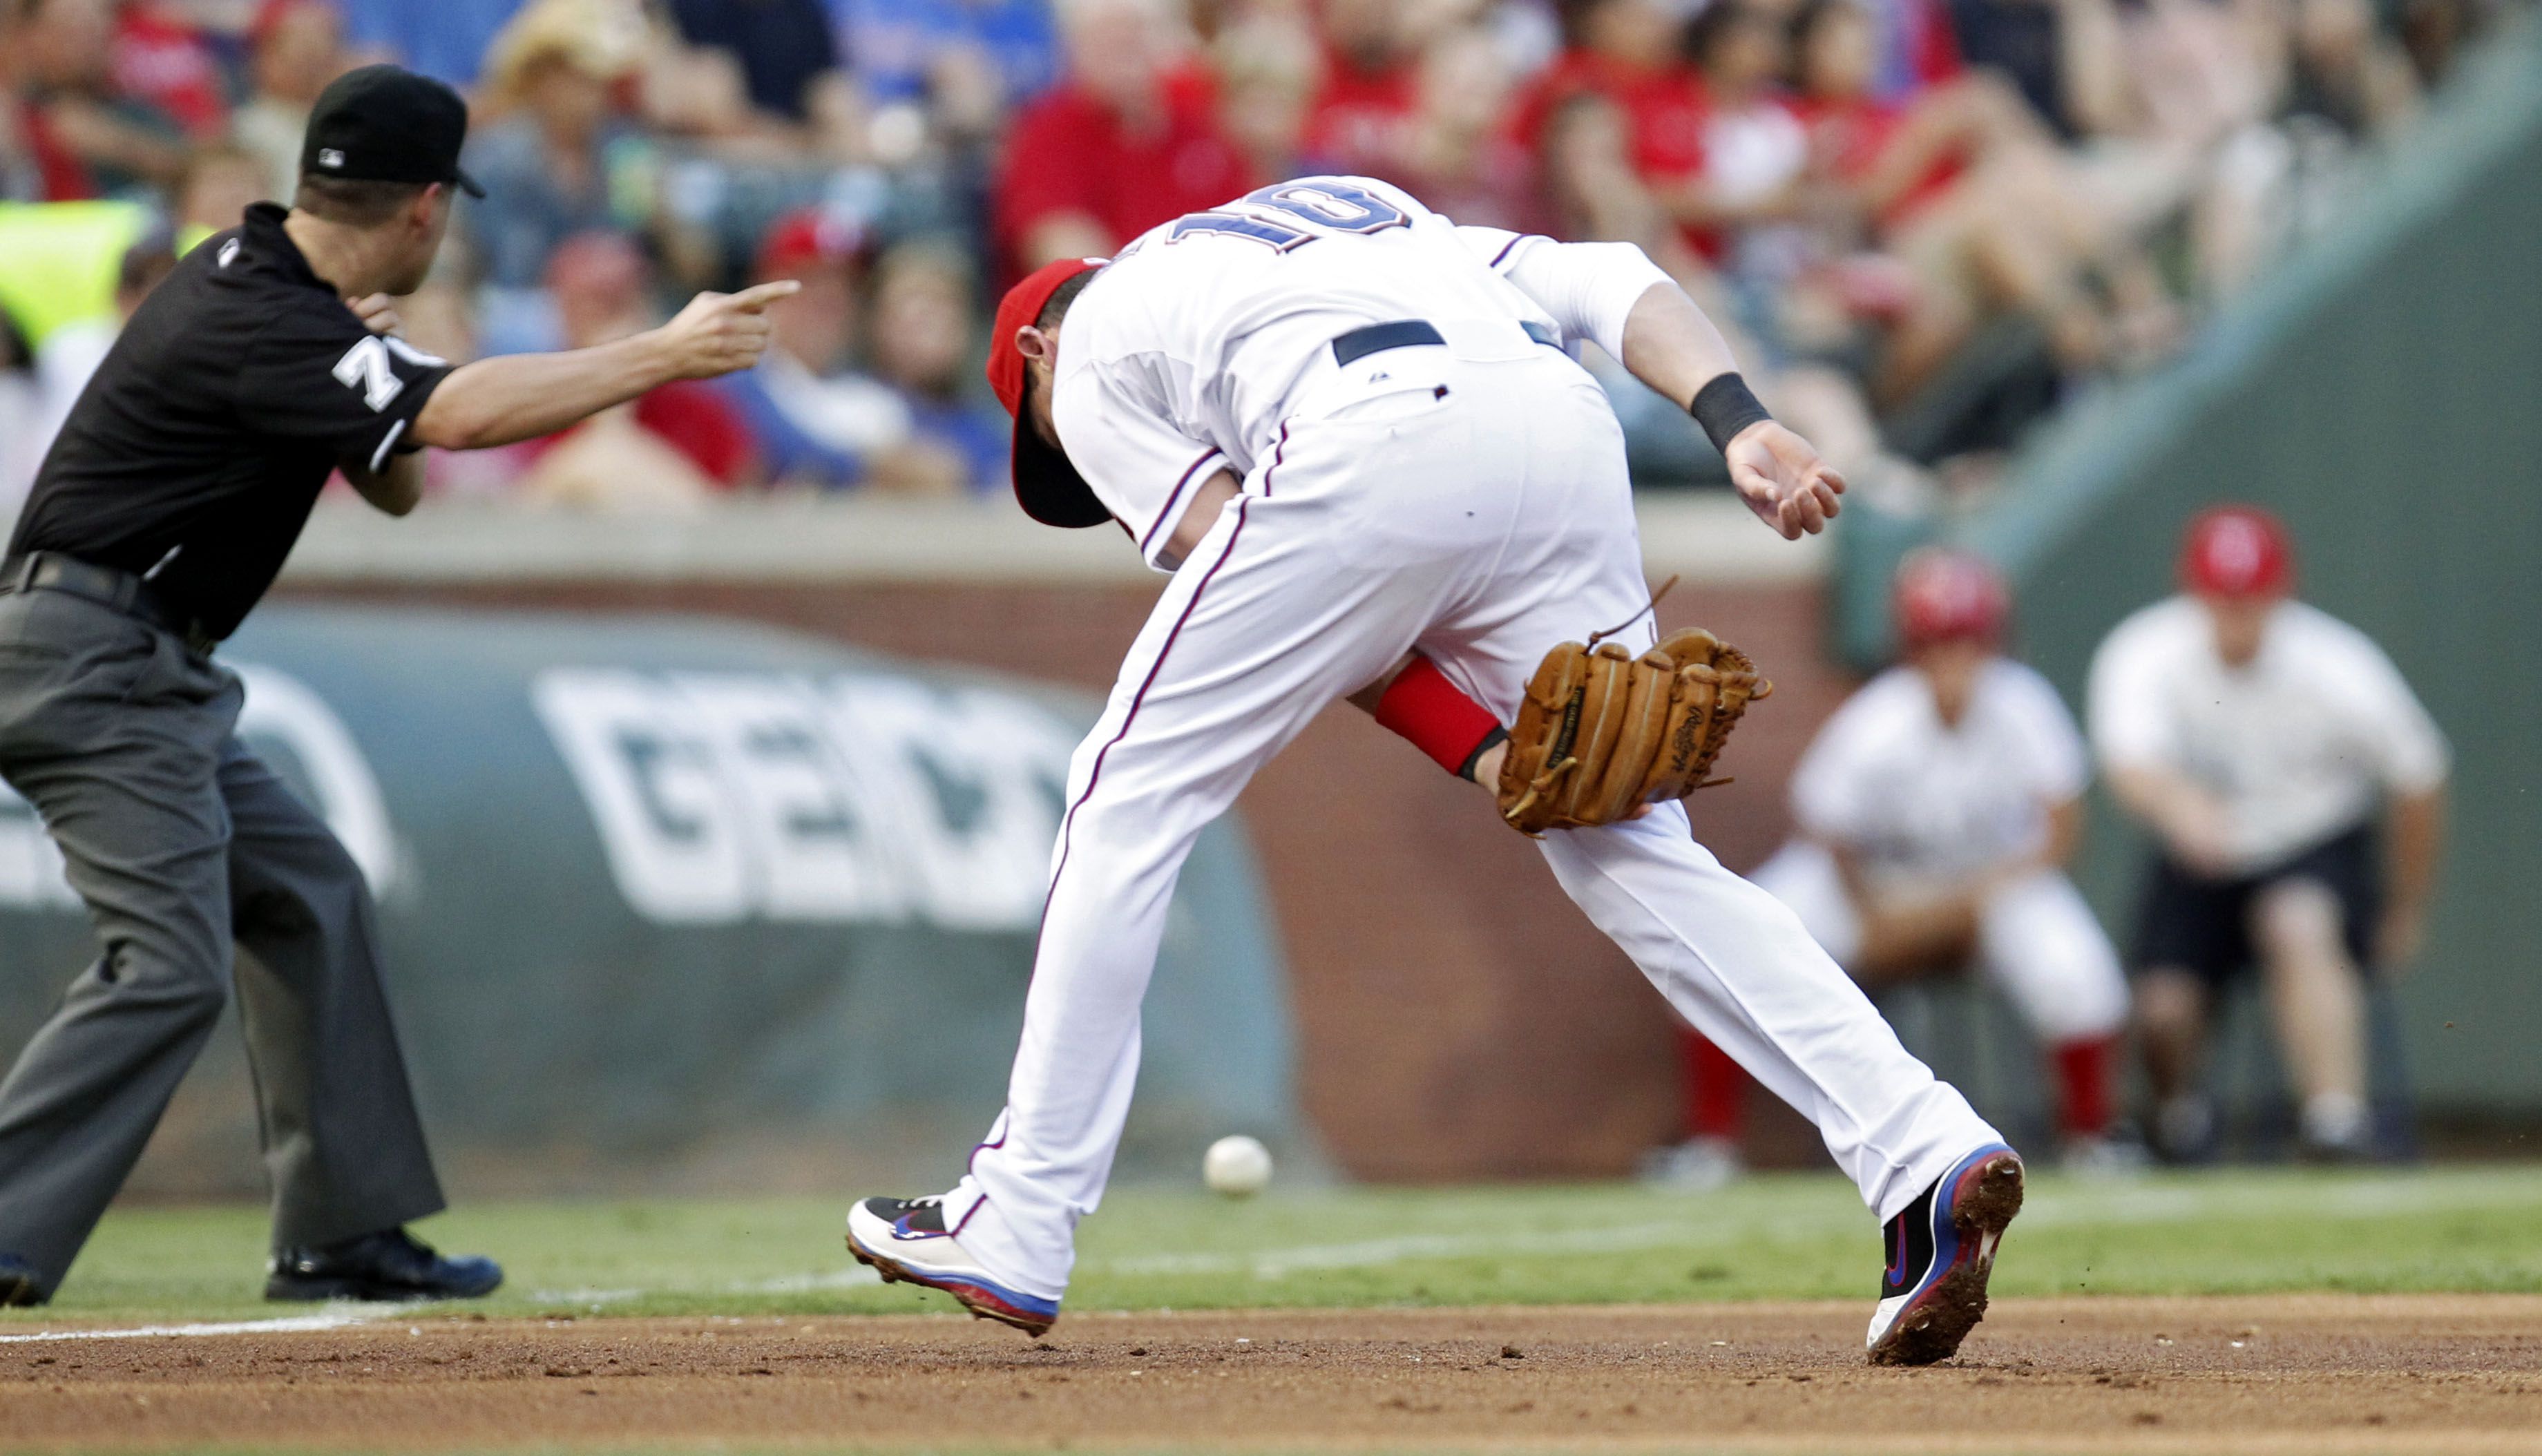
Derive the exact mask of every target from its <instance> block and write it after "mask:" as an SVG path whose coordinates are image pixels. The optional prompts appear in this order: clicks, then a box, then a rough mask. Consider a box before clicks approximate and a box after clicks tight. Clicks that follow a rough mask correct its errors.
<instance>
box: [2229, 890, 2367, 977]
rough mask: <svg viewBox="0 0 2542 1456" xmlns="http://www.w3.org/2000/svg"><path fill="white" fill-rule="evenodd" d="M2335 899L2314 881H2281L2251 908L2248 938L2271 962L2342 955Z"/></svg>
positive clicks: (2261, 896)
mask: <svg viewBox="0 0 2542 1456" xmlns="http://www.w3.org/2000/svg"><path fill="white" fill-rule="evenodd" d="M2341 918H2342V916H2341V910H2340V905H2339V897H2338V896H2337V895H2335V894H2333V893H2332V892H2331V890H2330V888H2329V887H2328V886H2326V885H2323V884H2321V883H2320V882H2319V881H2316V880H2284V881H2280V882H2279V883H2278V884H2275V885H2272V886H2270V887H2269V888H2268V889H2266V890H2263V891H2262V892H2260V894H2259V895H2258V896H2257V897H2256V898H2254V900H2253V902H2252V905H2251V938H2252V939H2253V940H2254V941H2256V942H2257V943H2258V944H2259V946H2260V948H2261V949H2262V950H2263V951H2264V952H2265V953H2266V955H2267V957H2268V959H2270V960H2271V961H2272V962H2277V961H2282V960H2286V959H2289V958H2318V957H2320V956H2324V955H2340V954H2344V953H2345V948H2344V946H2343V945H2342V943H2341Z"/></svg>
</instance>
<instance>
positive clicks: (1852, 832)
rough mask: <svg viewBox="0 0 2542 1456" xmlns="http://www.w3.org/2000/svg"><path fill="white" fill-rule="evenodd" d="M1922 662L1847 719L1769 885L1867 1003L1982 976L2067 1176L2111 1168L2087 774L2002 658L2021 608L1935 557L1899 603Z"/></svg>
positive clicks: (1815, 758)
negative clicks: (1923, 981) (2029, 1041)
mask: <svg viewBox="0 0 2542 1456" xmlns="http://www.w3.org/2000/svg"><path fill="white" fill-rule="evenodd" d="M1894 600H1895V602H1896V608H1897V610H1896V619H1897V622H1898V628H1899V634H1900V637H1901V639H1902V643H1903V646H1904V648H1905V655H1906V660H1905V662H1904V663H1902V664H1901V665H1899V666H1897V667H1893V668H1891V669H1890V670H1889V671H1887V672H1885V673H1882V674H1881V675H1880V676H1878V677H1876V678H1874V679H1872V680H1871V682H1869V683H1868V684H1866V685H1864V687H1863V689H1862V691H1861V692H1856V693H1855V694H1854V695H1853V696H1852V697H1850V698H1848V699H1847V700H1846V701H1845V704H1844V705H1843V706H1842V707H1840V708H1838V709H1836V712H1835V715H1834V716H1833V717H1832V718H1830V719H1829V720H1828V722H1827V726H1826V727H1824V728H1822V729H1820V730H1819V735H1818V737H1817V739H1816V740H1815V741H1813V742H1812V743H1811V744H1810V747H1809V750H1808V752H1807V753H1805V754H1804V755H1803V756H1802V758H1801V762H1800V765H1799V767H1798V768H1797V769H1795V770H1794V772H1793V775H1792V790H1791V792H1792V817H1793V819H1794V821H1795V822H1796V823H1797V825H1798V826H1799V830H1800V833H1799V835H1798V836H1797V837H1795V838H1794V839H1793V840H1792V841H1791V843H1789V844H1787V845H1785V846H1784V848H1783V849H1782V850H1781V851H1780V852H1779V853H1777V854H1776V855H1775V856H1774V857H1773V858H1772V859H1770V860H1768V861H1766V862H1765V863H1764V864H1763V865H1762V866H1760V867H1759V868H1758V869H1757V872H1756V875H1755V876H1754V878H1755V879H1756V881H1757V884H1759V885H1761V886H1763V887H1765V889H1766V890H1768V891H1770V892H1772V894H1773V895H1774V897H1775V898H1776V899H1778V900H1780V901H1782V902H1783V903H1784V904H1785V905H1788V906H1790V907H1791V908H1792V910H1793V911H1794V912H1795V913H1797V914H1798V915H1799V916H1800V917H1801V922H1802V923H1803V924H1805V925H1807V926H1809V928H1810V934H1811V935H1812V936H1813V937H1815V938H1816V939H1817V941H1818V943H1819V944H1820V945H1821V946H1822V947H1824V948H1825V949H1826V950H1827V953H1828V954H1829V955H1831V956H1832V957H1834V958H1835V960H1836V963H1837V964H1838V965H1841V966H1843V967H1844V968H1845V970H1846V971H1848V972H1850V973H1851V974H1852V976H1853V978H1854V980H1855V981H1857V982H1859V983H1862V984H1863V985H1864V986H1866V987H1869V988H1873V989H1877V988H1879V987H1881V986H1885V985H1893V984H1897V983H1902V982H1906V981H1909V980H1912V979H1915V978H1918V977H1921V976H1926V975H1930V974H1934V973H1950V972H1957V971H1960V970H1962V969H1966V968H1974V969H1977V970H1980V971H1981V972H1983V974H1984V975H1985V976H1986V978H1987V979H1988V980H1990V981H1992V982H1993V983H1995V985H1996V986H1998V987H1999V988H2000V989H2001V990H2002V991H2003V993H2004V994H2005V995H2006V996H2008V997H2010V998H2011V1000H2012V1003H2013V1004H2014V1005H2015V1006H2016V1007H2018V1008H2019V1009H2020V1012H2021V1017H2022V1020H2023V1021H2024V1022H2026V1023H2027V1024H2028V1025H2029V1027H2030V1029H2031V1031H2032V1032H2033V1034H2035V1035H2036V1036H2037V1037H2038V1038H2039V1040H2040V1042H2041V1044H2042V1045H2043V1046H2044V1047H2045V1048H2046V1049H2047V1051H2048V1055H2049V1059H2050V1062H2051V1064H2052V1066H2053V1069H2054V1074H2055V1077H2056V1083H2057V1086H2058V1089H2059V1091H2060V1093H2061V1096H2060V1098H2059V1106H2058V1115H2059V1116H2058V1125H2057V1126H2058V1129H2059V1131H2060V1132H2061V1134H2062V1136H2063V1140H2064V1144H2065V1154H2066V1158H2067V1161H2069V1162H2071V1163H2076V1164H2078V1165H2084V1166H2105V1165H2107V1164H2109V1163H2111V1162H2112V1161H2113V1160H2114V1158H2115V1154H2114V1152H2113V1150H2112V1148H2111V1147H2110V1145H2109V1144H2108V1142H2107V1140H2106V1139H2107V1134H2108V1131H2109V1124H2110V1114H2111V1099H2110V1086H2109V1078H2110V1061H2111V1051H2112V1048H2113V1044H2114V1043H2115V1042H2116V1040H2117V1038H2118V1036H2119V1034H2120V1032H2121V1031H2122V1029H2123V1028H2124V1027H2125V1025H2126V1022H2127V1012H2128V992H2127V982H2126V978H2125V977H2124V976H2123V975H2122V974H2121V973H2120V970H2119V957H2118V952H2117V951H2116V950H2114V949H2113V948H2112V947H2111V945H2110V940H2109V937H2108V936H2107V935H2106V934H2104V933H2103V932H2102V930H2101V924H2100V921H2099V920H2098V919H2096V918H2095V917H2094V916H2093V914H2092V910H2091V907H2090V906H2088V905H2086V904H2085V903H2084V901H2083V897H2082V895H2081V894H2080V892H2078V891H2076V890H2075V888H2074V885H2073V882H2072V881H2070V880H2068V879H2067V878H2066V877H2065V873H2064V864H2065V861H2066V859H2067V857H2068V856H2070V855H2071V854H2072V853H2073V850H2074V844H2075V841H2076V839H2077V837H2079V834H2080V831H2081V827H2082V818H2083V790H2084V788H2085V787H2086V786H2087V785H2088V783H2089V782H2090V778H2091V773H2090V769H2089V766H2088V760H2087V757H2086V755H2085V753H2084V749H2083V735H2082V733H2081V731H2080V730H2079V729H2077V728H2076V727H2075V726H2074V719H2073V717H2072V715H2071V714H2069V713H2067V712H2066V710H2065V704H2064V703H2063V702H2062V701H2060V700H2059V699H2058V698H2057V696H2056V689H2054V688H2051V687H2050V686H2049V685H2048V681H2047V680H2046V679H2045V678H2042V677H2040V676H2039V674H2037V673H2036V672H2033V671H2032V670H2030V669H2029V668H2027V667H2024V666H2022V665H2021V664H2019V663H2017V662H2014V661H2012V660H2011V659H2009V658H2007V657H2004V656H2003V655H2002V654H2001V652H2000V650H1999V648H2000V644H2001V642H2002V639H2003V630H2004V625H2005V619H2006V617H2007V615H2008V609H2009V606H2010V598H2009V596H2008V595H2007V593H2006V591H2005V589H2004V585H2003V582H2002V579H2001V578H2000V577H1998V576H1997V575H1996V574H1995V571H1994V569H1993V567H1992V566H1990V565H1988V564H1987V563H1986V562H1985V561H1984V560H1982V559H1981V558H1980V557H1977V556H1974V555H1969V554H1967V553H1964V552H1958V551H1950V550H1945V549H1941V548H1933V547H1928V548H1926V549H1924V550H1920V551H1917V552H1915V553H1914V554H1912V555H1910V556H1908V557H1907V560H1906V561H1905V562H1904V563H1903V564H1902V565H1901V568H1900V570H1899V573H1898V578H1897V583H1896V589H1895V594H1894Z"/></svg>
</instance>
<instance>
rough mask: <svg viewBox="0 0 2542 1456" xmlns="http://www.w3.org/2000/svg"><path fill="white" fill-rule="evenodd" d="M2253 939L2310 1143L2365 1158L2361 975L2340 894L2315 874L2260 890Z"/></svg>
mask: <svg viewBox="0 0 2542 1456" xmlns="http://www.w3.org/2000/svg"><path fill="white" fill-rule="evenodd" d="M2251 939H2252V942H2253V945H2254V946H2255V948H2256V949H2257V950H2258V951H2259V960H2260V969H2261V975H2262V979H2263V981H2264V982H2265V983H2266V985H2267V987H2268V993H2269V1010H2270V1014H2271V1017H2272V1019H2273V1020H2274V1021H2275V1023H2276V1025H2277V1031H2278V1042H2279V1045H2280V1046H2281V1047H2282V1048H2284V1050H2285V1057H2286V1065H2287V1070H2288V1071H2289V1073H2291V1075H2292V1076H2293V1078H2294V1083H2295V1090H2296V1093H2297V1095H2298V1096H2299V1097H2300V1098H2301V1099H2302V1103H2301V1106H2302V1127H2301V1133H2302V1138H2303V1143H2304V1148H2305V1150H2306V1151H2307V1152H2308V1153H2310V1154H2312V1155H2313V1156H2317V1157H2333V1158H2345V1157H2357V1156H2361V1155H2362V1154H2363V1153H2364V1151H2365V1148H2366V1144H2367V1133H2368V1131H2369V1128H2368V1127H2367V1122H2366V1108H2365V989H2364V978H2363V976H2362V975H2361V974H2360V973H2359V972H2358V970H2357V967H2356V963H2355V960H2354V959H2352V957H2351V956H2350V953H2349V948H2348V944H2347V935H2346V926H2345V923H2344V908H2343V906H2342V905H2341V903H2340V898H2339V896H2338V894H2337V893H2336V892H2335V891H2333V890H2332V889H2331V887H2330V886H2328V885H2326V884H2324V883H2323V882H2321V881H2320V880H2318V879H2314V878H2311V877H2309V876H2294V877H2290V878H2287V879H2282V880H2279V881H2277V882H2275V883H2274V884H2271V885H2268V886H2265V887H2263V888H2262V889H2261V890H2260V891H2259V892H2258V893H2257V894H2255V895H2254V896H2252V897H2251Z"/></svg>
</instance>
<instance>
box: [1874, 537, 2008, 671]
mask: <svg viewBox="0 0 2542 1456" xmlns="http://www.w3.org/2000/svg"><path fill="white" fill-rule="evenodd" d="M1892 592H1893V595H1892V602H1893V604H1894V606H1895V608H1896V610H1897V615H1898V637H1899V640H1900V642H1901V643H1903V644H1904V645H1905V646H1906V647H1907V650H1908V651H1913V650H1914V649H1915V648H1918V647H1929V646H1931V645H1932V644H1934V643H1935V642H1951V641H1964V640H1966V641H1979V642H1993V641H1997V640H1999V639H2001V637H2002V636H2003V628H2004V623H2005V622H2006V621H2007V620H2009V619H2010V618H2011V616H2012V593H2011V592H2010V591H2009V590H2007V589H2006V588H2005V586H2004V584H2003V573H2001V572H1999V571H1997V570H1995V569H1994V563H1993V562H1991V561H1988V560H1987V559H1986V558H1985V557H1983V556H1981V555H1978V554H1976V553H1974V552H1971V551H1962V550H1954V549H1952V548H1950V547H1948V546H1920V547H1918V548H1916V549H1915V550H1913V551H1910V552H1908V553H1907V559H1906V560H1904V561H1901V562H1899V563H1898V579H1897V581H1896V582H1895V583H1894V585H1893V588H1892Z"/></svg>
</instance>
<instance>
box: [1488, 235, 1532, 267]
mask: <svg viewBox="0 0 2542 1456" xmlns="http://www.w3.org/2000/svg"><path fill="white" fill-rule="evenodd" d="M1539 236H1541V235H1540V234H1536V233H1521V234H1519V235H1518V236H1517V237H1515V238H1512V239H1511V240H1509V241H1508V242H1506V243H1504V244H1502V245H1501V251H1500V252H1498V253H1495V254H1493V255H1492V260H1491V262H1490V263H1489V264H1488V266H1491V267H1495V268H1497V267H1499V266H1500V265H1501V259H1503V258H1505V257H1507V256H1509V255H1510V250H1511V249H1513V248H1516V247H1517V246H1518V245H1520V244H1521V243H1527V242H1532V241H1533V240H1534V239H1536V238H1537V237H1539Z"/></svg>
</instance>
